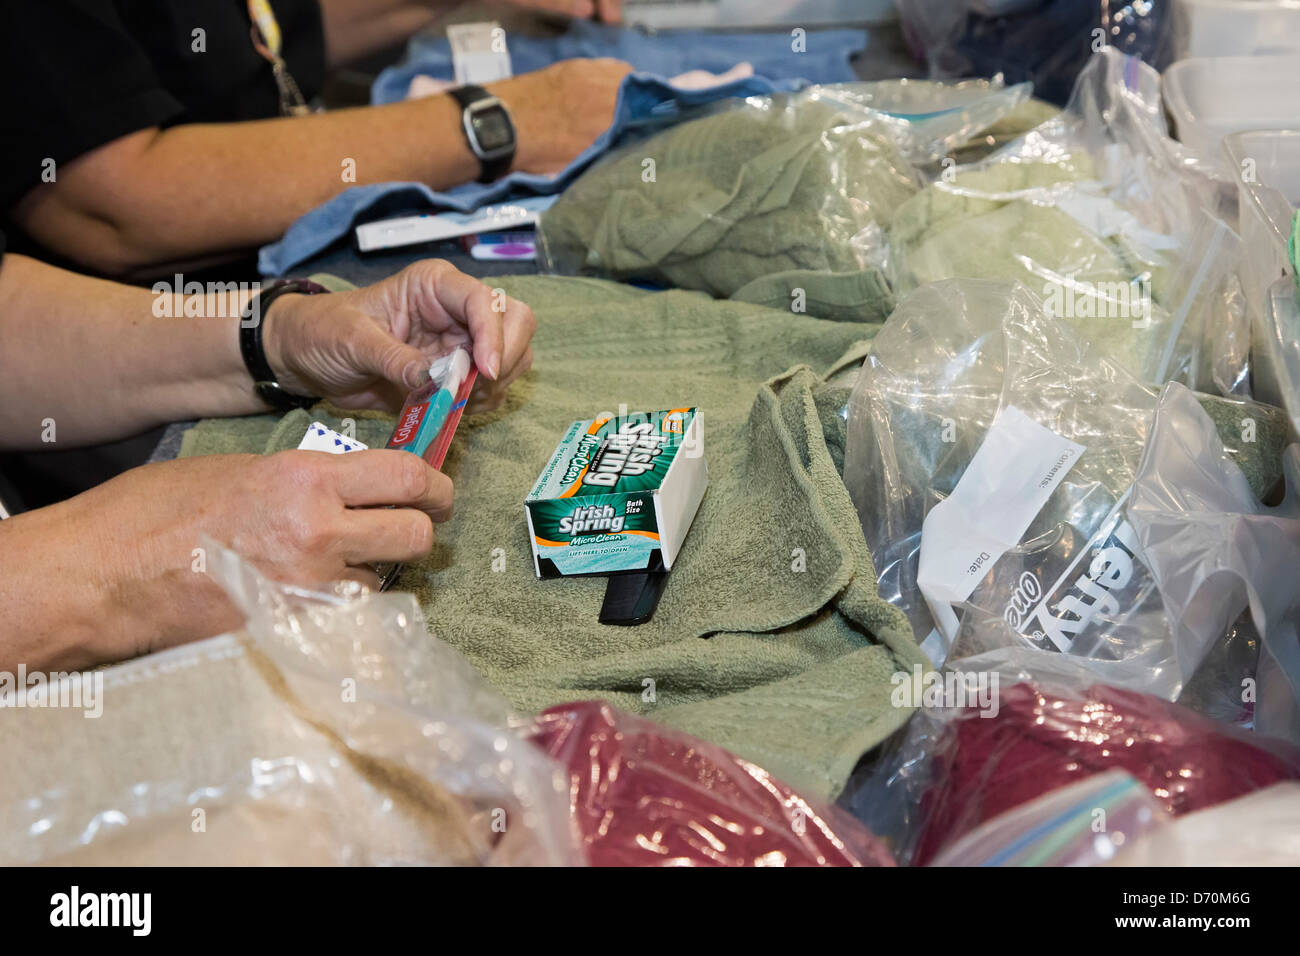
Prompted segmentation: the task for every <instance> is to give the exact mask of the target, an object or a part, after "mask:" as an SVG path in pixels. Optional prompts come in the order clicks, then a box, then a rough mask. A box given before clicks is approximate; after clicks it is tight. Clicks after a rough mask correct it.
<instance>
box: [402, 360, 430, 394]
mask: <svg viewBox="0 0 1300 956" xmlns="http://www.w3.org/2000/svg"><path fill="white" fill-rule="evenodd" d="M428 380H429V369H428V366H426V365H425V364H424V363H423V362H411V363H410V364H409V365H407V366H406V370H405V371H404V372H402V381H404V382H405V383H406V384H407V385H408V386H409V387H411V388H419V387H420V386H421V385H423V384H424V383H425V382H427V381H428Z"/></svg>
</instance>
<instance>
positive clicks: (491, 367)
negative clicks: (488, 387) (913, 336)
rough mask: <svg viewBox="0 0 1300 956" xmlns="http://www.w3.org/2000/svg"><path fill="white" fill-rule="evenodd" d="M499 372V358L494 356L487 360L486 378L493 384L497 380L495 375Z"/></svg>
mask: <svg viewBox="0 0 1300 956" xmlns="http://www.w3.org/2000/svg"><path fill="white" fill-rule="evenodd" d="M500 371H501V356H500V355H494V356H492V357H491V358H490V359H488V367H487V376H488V378H490V379H492V381H494V382H495V381H496V379H497V374H498V373H499V372H500Z"/></svg>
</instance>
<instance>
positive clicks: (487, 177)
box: [448, 83, 515, 183]
mask: <svg viewBox="0 0 1300 956" xmlns="http://www.w3.org/2000/svg"><path fill="white" fill-rule="evenodd" d="M448 92H450V93H451V95H452V96H453V97H454V98H455V100H456V102H457V103H459V104H460V108H461V114H460V125H461V128H462V129H463V130H464V131H465V140H466V142H468V143H469V148H470V152H472V153H473V154H474V155H475V156H477V157H478V163H479V169H480V173H479V177H478V181H479V182H481V183H490V182H492V181H493V180H497V179H500V178H501V177H502V176H504V175H505V174H506V172H507V171H508V170H509V169H510V164H511V163H512V162H514V158H515V122H514V120H513V119H511V118H510V111H509V110H508V109H506V105H505V104H504V103H502V102H501V101H500V100H499V99H497V98H496V97H495V96H493V95H492V94H491V93H489V92H488V91H487V90H485V89H483V87H481V86H474V85H473V84H468V83H467V84H466V85H465V86H458V87H456V88H454V89H452V90H449V91H448Z"/></svg>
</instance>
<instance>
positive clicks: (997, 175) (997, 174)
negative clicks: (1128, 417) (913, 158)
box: [889, 152, 1176, 377]
mask: <svg viewBox="0 0 1300 956" xmlns="http://www.w3.org/2000/svg"><path fill="white" fill-rule="evenodd" d="M1094 175H1095V170H1094V167H1093V164H1092V163H1091V161H1090V160H1089V159H1088V156H1087V154H1085V153H1083V152H1077V153H1074V154H1070V155H1068V156H1065V157H1063V158H1062V159H1061V160H1060V161H1058V162H1053V163H1043V162H995V163H992V164H990V165H986V166H982V167H976V168H973V169H965V170H961V171H959V172H957V173H956V174H955V175H954V176H953V177H952V179H951V181H943V180H940V181H939V182H936V183H935V184H933V185H931V186H929V187H927V188H926V189H923V190H922V191H921V192H919V193H917V194H916V195H915V196H914V197H912V198H911V199H910V200H908V201H907V202H906V203H904V204H903V206H902V207H901V208H899V209H898V211H897V212H896V213H895V215H894V218H893V220H892V222H891V224H890V227H889V258H890V269H891V277H890V278H891V280H892V282H893V287H894V291H895V292H896V293H897V294H898V295H900V296H901V295H903V294H905V293H907V292H910V291H912V290H913V289H915V288H917V287H919V286H922V285H925V284H926V283H930V282H937V281H939V280H941V279H951V278H971V279H1011V280H1016V281H1018V282H1021V283H1023V284H1024V285H1025V286H1026V287H1027V288H1028V289H1030V290H1031V291H1032V292H1034V294H1035V295H1039V296H1044V297H1046V296H1052V295H1059V297H1060V299H1061V301H1062V304H1063V305H1064V303H1065V301H1066V300H1065V296H1066V295H1067V292H1066V289H1067V288H1068V289H1069V290H1070V291H1069V293H1068V294H1069V296H1070V300H1069V306H1068V307H1065V308H1060V309H1059V311H1058V314H1060V315H1061V317H1062V318H1063V319H1065V321H1067V322H1069V323H1070V324H1071V325H1072V326H1074V327H1075V328H1076V329H1078V330H1079V331H1080V332H1081V333H1083V334H1084V335H1085V336H1086V337H1087V338H1088V339H1089V340H1091V341H1094V342H1096V343H1097V344H1098V345H1100V346H1102V347H1103V348H1105V349H1106V351H1107V352H1108V353H1109V354H1110V355H1111V356H1112V357H1114V358H1115V359H1117V360H1119V361H1120V362H1122V363H1123V364H1124V365H1125V366H1126V367H1128V368H1129V369H1130V370H1132V371H1133V372H1135V373H1137V374H1139V375H1142V376H1146V377H1154V376H1155V375H1156V372H1157V370H1158V369H1159V368H1160V365H1161V358H1162V356H1163V353H1164V350H1165V347H1166V344H1167V338H1168V335H1169V332H1170V316H1169V312H1168V311H1167V310H1168V308H1169V306H1170V303H1169V301H1168V300H1169V298H1170V296H1171V295H1172V294H1173V293H1174V292H1176V290H1174V289H1173V288H1172V287H1171V279H1172V276H1173V272H1174V266H1175V260H1174V258H1172V256H1171V254H1170V253H1168V252H1161V251H1155V250H1152V249H1146V248H1140V247H1139V246H1138V245H1137V244H1136V243H1135V242H1134V241H1132V240H1131V239H1130V238H1129V237H1128V236H1127V235H1125V234H1123V233H1121V232H1114V233H1111V234H1108V235H1100V234H1098V233H1096V232H1094V231H1092V229H1090V228H1089V226H1087V225H1085V223H1084V220H1081V219H1080V218H1076V216H1075V215H1071V214H1070V213H1069V212H1067V211H1065V208H1064V207H1065V205H1066V203H1067V202H1068V203H1070V204H1071V205H1072V206H1077V207H1079V208H1080V209H1081V212H1080V215H1081V216H1084V217H1086V216H1087V215H1098V216H1099V217H1104V216H1107V215H1109V216H1111V217H1112V218H1113V217H1119V216H1123V215H1125V212H1124V210H1123V209H1122V208H1121V207H1119V206H1117V205H1116V204H1114V203H1112V202H1111V200H1110V199H1108V198H1107V197H1105V196H1104V195H1102V194H1101V192H1100V191H1099V189H1098V188H1097V186H1096V185H1095V184H1094V183H1092V182H1091V180H1093V178H1094ZM1056 203H1060V206H1058V205H1056ZM1102 210H1104V212H1102ZM1111 225H1112V226H1113V225H1114V221H1112V223H1111ZM1152 238H1153V239H1155V240H1156V241H1160V240H1159V238H1158V237H1152ZM1135 281H1138V282H1140V283H1145V285H1144V286H1143V285H1140V284H1139V285H1133V284H1132V283H1134V282H1135ZM1144 292H1145V294H1146V295H1147V296H1149V301H1148V302H1147V303H1145V305H1149V306H1150V314H1151V321H1150V323H1149V324H1148V325H1147V326H1144V327H1142V326H1140V327H1137V328H1135V327H1134V322H1135V321H1140V319H1141V314H1142V313H1141V311H1140V309H1141V308H1143V307H1144V303H1143V302H1142V299H1141V297H1140V296H1141V294H1142V293H1144ZM1135 295H1136V297H1135Z"/></svg>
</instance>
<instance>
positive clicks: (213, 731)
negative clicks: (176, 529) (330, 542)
mask: <svg viewBox="0 0 1300 956" xmlns="http://www.w3.org/2000/svg"><path fill="white" fill-rule="evenodd" d="M203 547H204V550H205V553H206V560H207V562H208V567H209V571H210V572H211V573H212V574H213V575H214V577H216V578H217V580H218V581H219V582H220V583H221V584H222V585H223V587H224V588H225V589H226V591H227V593H228V594H229V595H230V596H231V597H232V598H233V599H234V601H235V603H236V604H237V605H238V606H239V607H240V609H241V610H242V611H244V613H245V614H246V615H247V616H248V623H247V627H246V629H245V631H243V632H241V633H240V634H238V635H234V636H223V637H220V638H215V639H213V640H209V641H203V642H200V643H198V644H192V645H186V646H182V647H178V648H174V649H172V650H169V651H164V652H162V653H160V654H154V655H149V656H147V657H144V658H141V659H139V660H136V661H133V662H129V663H127V664H123V665H118V666H116V667H113V668H109V669H107V670H106V671H103V672H98V673H100V674H102V676H103V685H102V686H103V688H104V693H103V694H102V714H101V715H100V716H99V717H98V718H96V719H85V718H84V717H83V715H82V713H81V712H80V711H76V710H69V709H57V708H39V709H27V710H21V711H19V710H15V711H11V712H9V713H10V718H9V719H10V721H12V724H13V726H12V732H10V733H7V734H5V738H4V741H3V744H2V745H0V746H2V747H3V750H4V756H5V759H6V762H7V765H8V766H11V767H22V768H23V772H22V773H14V774H9V775H6V777H5V778H4V781H3V782H2V783H0V860H3V861H4V862H6V863H9V864H15V863H58V864H65V863H66V864H79V865H87V864H89V865H94V864H115V865H164V864H165V865H336V864H349V865H375V864H450V865H480V864H515V865H524V864H535V865H559V864H578V863H581V862H582V857H581V855H580V853H579V851H578V848H577V844H576V841H575V840H574V839H573V833H572V830H571V828H570V821H569V811H568V802H567V799H566V795H565V785H566V779H565V775H564V774H563V773H562V772H561V770H560V768H559V767H558V766H557V765H556V764H555V763H554V762H553V761H552V760H550V759H549V758H548V757H546V756H545V755H544V754H542V753H541V752H539V751H538V750H537V749H536V748H535V747H533V746H532V745H531V744H529V743H527V742H526V741H524V740H522V739H520V738H519V737H518V736H517V735H516V734H515V733H513V732H512V731H510V730H508V729H507V728H506V726H505V721H506V719H507V717H508V711H507V707H506V704H505V702H504V701H502V700H501V699H500V698H499V697H497V696H496V695H495V694H494V693H493V692H492V691H491V690H489V689H488V688H487V687H486V686H485V685H484V684H483V683H482V681H481V679H480V678H479V677H478V676H477V674H476V673H475V672H474V671H473V669H472V668H471V667H470V666H469V665H468V664H467V663H466V662H465V661H464V660H463V659H461V658H460V657H459V655H457V654H456V652H455V651H453V650H452V649H451V648H450V647H448V646H447V645H445V644H443V643H441V642H439V641H437V640H436V639H435V638H433V637H431V636H430V635H429V634H428V633H427V631H426V628H425V625H424V620H423V618H422V616H421V615H420V611H419V607H418V605H417V604H416V602H415V600H414V598H413V597H412V596H410V595H403V594H374V593H370V592H368V591H367V590H365V589H364V588H362V587H360V586H359V585H356V584H353V583H344V584H340V585H338V586H337V587H336V589H335V590H333V591H320V592H316V591H306V590H302V589H298V588H293V587H287V586H282V585H278V584H275V583H274V582H271V581H268V580H267V579H266V578H264V577H262V576H261V575H260V574H259V573H258V572H257V571H256V570H254V569H253V568H252V567H251V566H249V565H247V564H245V563H244V562H242V561H241V560H240V559H239V558H238V557H236V556H235V555H234V554H233V553H232V552H229V551H227V550H225V549H224V548H222V547H221V546H220V545H218V544H216V543H214V542H212V541H211V540H205V541H204V542H203Z"/></svg>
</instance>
